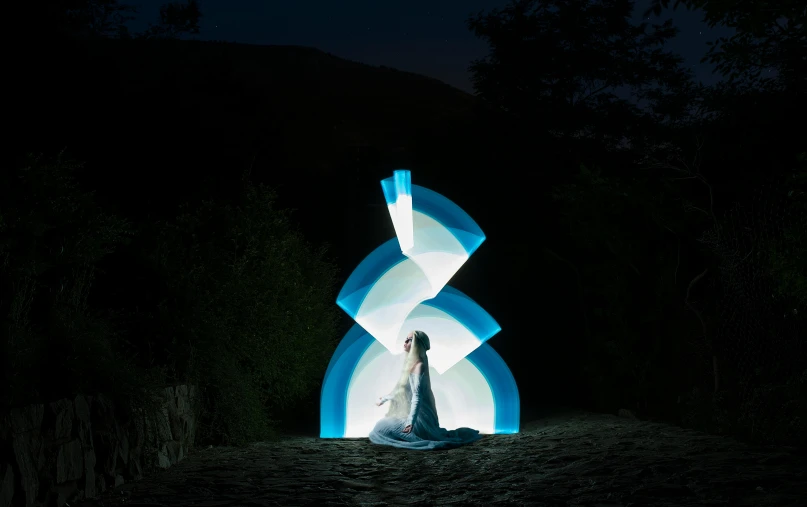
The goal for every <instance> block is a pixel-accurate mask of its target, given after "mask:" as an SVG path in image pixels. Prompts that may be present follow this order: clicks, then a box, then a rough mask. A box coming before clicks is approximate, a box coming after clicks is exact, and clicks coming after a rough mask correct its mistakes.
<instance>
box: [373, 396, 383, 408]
mask: <svg viewBox="0 0 807 507" xmlns="http://www.w3.org/2000/svg"><path fill="white" fill-rule="evenodd" d="M383 404H384V397H383V396H379V397H378V400H377V401H376V402H375V406H376V407H380V406H381V405H383Z"/></svg>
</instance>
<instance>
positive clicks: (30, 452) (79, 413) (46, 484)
mask: <svg viewBox="0 0 807 507" xmlns="http://www.w3.org/2000/svg"><path fill="white" fill-rule="evenodd" d="M159 394H160V396H159V403H157V404H155V405H154V406H153V407H152V408H149V409H145V408H137V409H135V408H132V407H125V406H120V405H118V406H115V405H114V404H113V403H112V402H111V401H110V400H109V399H108V398H106V397H104V396H103V395H99V396H76V397H75V398H74V399H64V400H59V401H56V402H53V403H49V404H44V405H42V404H40V405H31V406H28V407H23V408H18V409H12V410H11V411H10V412H9V413H7V414H4V415H2V416H0V507H10V506H25V507H28V506H51V505H56V506H58V507H61V506H63V505H65V504H67V503H68V502H70V503H72V502H74V501H77V500H82V499H85V498H92V497H94V496H96V495H98V494H99V493H101V492H103V491H104V490H106V489H107V488H110V487H115V486H119V485H121V484H123V483H124V482H126V481H132V480H137V479H139V478H141V477H143V475H144V474H147V473H148V472H149V471H151V470H154V469H156V468H168V467H170V466H171V465H173V464H175V463H177V462H179V461H180V460H182V459H183V458H184V457H185V456H187V454H188V450H189V449H190V448H191V447H192V445H193V442H194V437H195V433H196V421H197V415H198V414H197V407H198V404H197V403H196V400H197V396H196V390H195V389H194V387H193V386H178V387H169V388H166V389H164V390H163V391H162V392H161V393H159Z"/></svg>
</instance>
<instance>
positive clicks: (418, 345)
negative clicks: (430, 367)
mask: <svg viewBox="0 0 807 507" xmlns="http://www.w3.org/2000/svg"><path fill="white" fill-rule="evenodd" d="M430 348H431V340H429V335H427V334H426V333H424V332H423V331H411V332H410V333H409V334H408V335H406V340H404V352H406V353H407V354H410V353H412V351H413V350H414V351H415V353H414V355H415V356H418V357H421V356H425V355H426V351H427V350H429V349H430Z"/></svg>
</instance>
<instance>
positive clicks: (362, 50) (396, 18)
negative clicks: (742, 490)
mask: <svg viewBox="0 0 807 507" xmlns="http://www.w3.org/2000/svg"><path fill="white" fill-rule="evenodd" d="M200 2H201V5H202V9H203V13H204V18H203V19H202V23H201V28H202V30H201V33H200V34H199V36H198V38H200V39H202V40H222V41H231V42H241V43H247V44H260V45H274V44H279V45H301V46H312V47H315V48H317V49H320V50H322V51H325V52H328V53H332V54H334V55H336V56H339V57H342V58H346V59H348V60H354V61H358V62H362V63H368V64H371V65H386V66H388V67H393V68H396V69H399V70H403V71H409V72H414V73H417V74H423V75H426V76H429V77H433V78H436V79H439V80H441V81H443V82H446V83H448V84H450V85H453V86H456V87H457V88H460V89H462V90H465V91H468V92H472V88H471V84H470V79H469V75H468V71H467V68H468V64H469V63H470V62H471V61H472V60H474V59H476V58H481V57H484V56H485V54H486V53H487V50H488V48H487V45H486V44H485V43H484V42H483V41H481V40H479V39H477V38H476V37H475V36H474V35H473V34H472V33H471V32H470V31H469V30H468V29H467V27H466V24H465V21H466V19H467V18H468V17H469V16H470V15H471V14H475V13H478V12H479V11H480V10H484V11H489V10H490V9H494V8H500V7H504V6H505V5H507V4H508V3H509V0H440V2H434V1H433V0H432V1H427V0H407V1H406V2H403V1H400V0H397V1H396V0H393V1H378V0H351V1H349V2H347V1H345V2H333V1H328V2H323V1H308V2H281V1H278V0H275V1H272V0H200ZM122 3H126V4H130V5H134V6H136V7H137V8H138V10H139V13H140V14H139V16H138V19H137V21H136V22H135V23H133V25H132V28H133V29H134V30H140V29H142V28H144V27H145V26H146V25H147V24H148V23H150V22H155V21H156V20H157V19H158V17H159V6H160V5H161V4H162V3H164V0H129V1H124V2H122ZM649 3H650V2H649V0H639V1H638V2H637V3H636V12H635V14H634V15H635V17H636V20H637V21H638V20H639V19H641V14H642V12H644V11H645V10H646V9H647V6H648V5H649ZM670 17H672V19H673V22H674V23H675V25H676V26H677V27H678V28H679V29H680V30H681V33H680V34H679V35H678V38H677V39H676V40H675V42H674V43H673V44H672V45H671V48H670V49H671V50H672V51H675V52H677V53H679V54H681V55H682V56H683V57H684V58H685V61H686V63H687V65H690V66H692V68H693V71H694V72H695V75H696V77H697V79H699V80H701V81H703V82H704V83H706V84H710V83H713V82H715V81H716V80H717V79H718V78H717V77H716V76H714V75H713V74H712V67H711V65H709V64H702V63H700V58H701V57H702V56H703V55H704V54H705V52H706V49H707V47H706V42H707V41H710V40H714V39H716V38H717V37H719V36H723V35H726V34H727V33H728V31H727V30H726V29H714V30H712V29H709V28H708V27H707V26H706V25H705V24H704V23H702V22H701V18H702V16H701V13H700V12H697V11H694V12H692V11H687V10H686V9H684V8H683V7H679V9H677V10H676V11H672V10H670V11H667V12H662V15H661V17H660V18H659V19H655V20H654V19H651V20H649V21H650V22H662V21H664V20H666V19H668V18H670Z"/></svg>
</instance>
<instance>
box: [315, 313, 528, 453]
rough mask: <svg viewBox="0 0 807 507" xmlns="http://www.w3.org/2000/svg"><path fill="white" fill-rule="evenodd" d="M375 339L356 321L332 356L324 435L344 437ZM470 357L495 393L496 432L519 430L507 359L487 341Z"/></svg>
mask: <svg viewBox="0 0 807 507" xmlns="http://www.w3.org/2000/svg"><path fill="white" fill-rule="evenodd" d="M374 342H375V340H374V339H373V337H372V336H371V335H370V334H369V333H367V331H365V330H364V329H362V327H361V326H359V325H358V324H355V325H354V326H353V327H352V328H351V329H350V331H348V333H347V334H346V335H345V337H344V338H343V339H342V342H341V343H340V344H339V347H337V352H338V353H335V354H334V355H333V357H332V358H331V362H330V364H329V365H328V370H327V373H326V374H325V380H324V382H323V384H322V398H321V400H322V401H321V411H320V437H321V438H344V436H345V430H346V428H347V396H348V387H349V386H350V380H351V377H352V376H353V375H354V374H355V370H356V365H358V364H359V362H360V361H361V360H362V358H363V357H364V356H365V354H366V353H367V352H368V349H369V348H370V346H371V345H372V344H373V343H374ZM382 350H383V349H382ZM365 359H366V358H365ZM467 359H468V361H470V362H471V363H472V364H473V365H474V366H475V367H476V368H477V369H478V370H479V371H480V373H481V374H482V375H483V376H484V378H485V380H486V381H487V383H488V385H489V386H490V389H491V391H492V392H493V397H494V400H495V402H494V431H493V432H494V433H496V434H504V433H518V431H519V423H520V402H519V396H518V387H517V385H516V382H515V378H513V374H512V373H511V372H510V369H509V368H508V367H507V365H506V364H505V362H504V360H502V358H501V356H499V354H498V353H496V351H495V350H493V348H492V347H491V346H490V345H489V344H487V343H484V344H482V345H481V346H480V347H479V348H477V349H476V350H474V351H473V352H472V353H471V354H469V355H468V357H467ZM368 403H372V400H368Z"/></svg>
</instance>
